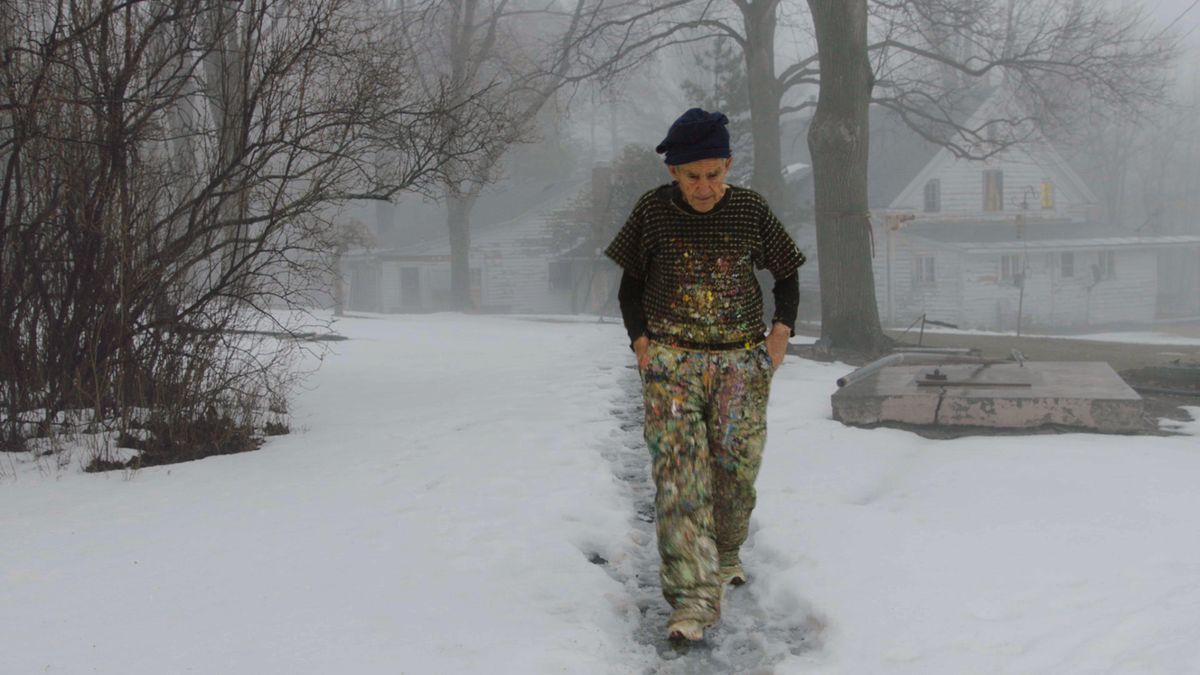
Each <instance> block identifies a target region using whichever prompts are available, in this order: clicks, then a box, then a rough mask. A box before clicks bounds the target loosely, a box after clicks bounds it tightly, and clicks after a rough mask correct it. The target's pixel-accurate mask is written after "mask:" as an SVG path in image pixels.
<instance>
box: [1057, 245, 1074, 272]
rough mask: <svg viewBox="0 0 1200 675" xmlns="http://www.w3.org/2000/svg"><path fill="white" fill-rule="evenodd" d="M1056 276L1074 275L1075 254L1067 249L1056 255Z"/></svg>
mask: <svg viewBox="0 0 1200 675" xmlns="http://www.w3.org/2000/svg"><path fill="white" fill-rule="evenodd" d="M1058 276H1059V277H1061V278H1063V279H1071V278H1073V277H1074V276H1075V254H1074V253H1072V252H1070V251H1068V252H1066V253H1063V254H1061V255H1059V257H1058Z"/></svg>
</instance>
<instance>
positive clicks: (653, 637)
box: [592, 366, 817, 675]
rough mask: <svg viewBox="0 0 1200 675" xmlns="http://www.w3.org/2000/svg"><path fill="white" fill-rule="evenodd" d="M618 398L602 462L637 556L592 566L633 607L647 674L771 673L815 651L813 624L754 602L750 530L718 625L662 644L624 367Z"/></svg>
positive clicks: (630, 375)
mask: <svg viewBox="0 0 1200 675" xmlns="http://www.w3.org/2000/svg"><path fill="white" fill-rule="evenodd" d="M618 378H619V382H620V387H619V388H618V391H619V395H618V396H617V397H616V398H615V399H614V400H613V401H612V406H611V407H612V414H613V415H614V416H615V417H616V418H617V420H618V422H619V424H620V428H621V434H620V435H619V441H620V442H619V443H611V444H608V445H607V446H605V448H604V449H603V451H602V452H603V454H604V457H605V459H607V460H608V461H609V462H610V463H611V464H612V467H613V472H614V473H615V475H616V476H617V478H619V479H620V480H621V481H623V482H624V483H625V484H626V485H627V486H628V487H629V491H630V494H631V495H632V498H633V500H634V512H635V513H636V517H635V518H634V519H633V520H632V521H631V523H632V526H633V530H634V531H633V532H632V533H631V535H630V539H631V540H632V541H634V542H636V544H637V549H636V551H635V552H634V553H633V554H632V555H631V556H630V559H629V560H627V561H624V564H611V563H609V561H607V560H604V559H603V558H600V557H593V559H592V561H593V562H594V563H596V564H599V565H602V566H603V567H604V568H605V570H606V571H607V572H608V573H609V575H610V576H612V577H613V578H614V579H615V580H616V581H618V582H620V583H621V584H622V585H623V586H624V587H625V589H626V591H627V592H628V593H629V594H630V597H632V598H633V599H634V602H635V603H636V605H637V608H638V612H639V616H640V619H639V621H638V625H637V627H636V629H635V631H634V637H635V639H636V640H637V641H638V642H639V643H641V644H644V645H647V646H650V647H652V648H653V649H654V650H655V651H656V652H657V653H658V655H659V657H660V659H661V660H660V662H659V663H658V664H656V666H655V667H654V669H653V671H652V672H655V673H666V674H679V675H684V674H688V675H690V674H696V675H699V674H701V673H747V674H765V673H772V672H774V668H773V666H774V665H775V664H777V663H779V662H780V661H782V660H783V659H785V658H786V657H787V656H788V655H789V654H790V655H797V656H798V655H800V654H803V653H804V652H807V651H809V650H811V649H813V648H814V646H815V641H814V640H813V639H812V636H813V635H815V634H817V631H814V630H812V629H811V628H812V625H813V621H814V620H813V619H812V618H811V617H807V616H796V615H794V614H793V615H774V614H772V613H771V612H769V611H768V610H767V609H765V608H764V606H763V604H762V603H761V602H760V601H759V597H758V592H757V588H756V584H755V583H754V578H753V575H754V569H755V564H754V563H755V561H756V559H757V557H758V556H756V554H755V550H754V530H755V529H756V528H755V523H754V521H753V520H752V521H751V524H750V526H751V536H750V539H749V541H747V544H746V546H745V547H744V548H743V560H744V561H745V563H746V567H747V571H748V573H749V574H750V575H751V580H750V582H749V583H747V584H746V585H744V586H741V587H739V588H734V587H727V588H726V593H725V598H724V603H723V606H722V611H721V623H719V624H718V625H717V626H715V627H713V628H711V629H709V630H708V631H707V632H706V636H705V640H704V641H703V642H699V643H696V644H694V645H689V646H684V647H680V648H677V647H675V646H672V645H671V643H670V642H669V641H668V640H667V638H666V624H667V618H668V617H669V616H670V606H669V605H668V604H667V602H666V600H665V599H664V598H663V596H662V590H661V587H660V585H659V577H658V574H659V556H658V548H657V545H656V542H655V534H654V483H653V481H652V480H651V479H650V457H649V452H648V451H647V449H646V442H645V440H644V439H643V437H642V418H643V410H642V397H641V387H640V385H639V382H638V378H637V375H636V370H635V369H634V368H633V367H632V366H627V367H623V368H621V370H620V373H619V374H618Z"/></svg>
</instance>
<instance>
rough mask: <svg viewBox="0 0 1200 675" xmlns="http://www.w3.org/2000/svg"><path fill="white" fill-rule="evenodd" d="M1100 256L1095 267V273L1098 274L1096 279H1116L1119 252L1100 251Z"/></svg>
mask: <svg viewBox="0 0 1200 675" xmlns="http://www.w3.org/2000/svg"><path fill="white" fill-rule="evenodd" d="M1099 255H1100V258H1099V260H1098V261H1097V264H1096V267H1095V268H1093V270H1092V271H1093V273H1094V274H1095V276H1096V281H1100V280H1101V279H1116V278H1117V253H1116V251H1100V254H1099Z"/></svg>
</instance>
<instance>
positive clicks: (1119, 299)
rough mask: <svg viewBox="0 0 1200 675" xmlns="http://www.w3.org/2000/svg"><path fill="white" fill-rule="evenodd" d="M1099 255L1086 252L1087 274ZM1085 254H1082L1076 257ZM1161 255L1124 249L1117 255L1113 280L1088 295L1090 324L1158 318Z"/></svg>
mask: <svg viewBox="0 0 1200 675" xmlns="http://www.w3.org/2000/svg"><path fill="white" fill-rule="evenodd" d="M1096 256H1097V254H1095V253H1086V254H1083V255H1082V257H1083V259H1084V260H1087V261H1088V268H1089V269H1088V270H1087V274H1088V275H1091V269H1090V268H1091V265H1092V264H1093V263H1096V262H1097V259H1096ZM1076 257H1077V258H1078V257H1081V256H1076ZM1157 265H1158V258H1157V254H1156V252H1155V251H1151V250H1140V251H1120V252H1118V253H1117V254H1116V274H1115V277H1114V278H1113V279H1105V280H1102V281H1099V282H1097V283H1096V284H1095V285H1094V286H1093V287H1092V289H1091V292H1090V294H1089V296H1088V312H1089V316H1088V322H1089V323H1115V322H1124V321H1150V320H1152V319H1154V318H1155V313H1156V300H1157V297H1158V266H1157Z"/></svg>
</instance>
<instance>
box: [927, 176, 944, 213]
mask: <svg viewBox="0 0 1200 675" xmlns="http://www.w3.org/2000/svg"><path fill="white" fill-rule="evenodd" d="M941 210H942V181H941V179H940V178H934V179H932V180H930V181H929V182H928V183H926V184H925V212H926V213H937V212H938V211H941Z"/></svg>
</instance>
